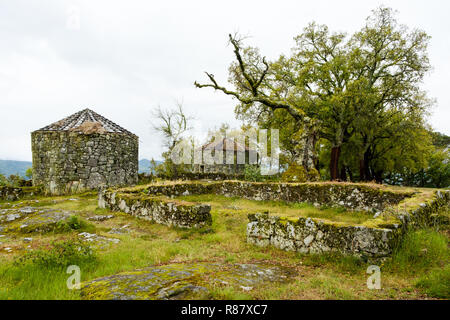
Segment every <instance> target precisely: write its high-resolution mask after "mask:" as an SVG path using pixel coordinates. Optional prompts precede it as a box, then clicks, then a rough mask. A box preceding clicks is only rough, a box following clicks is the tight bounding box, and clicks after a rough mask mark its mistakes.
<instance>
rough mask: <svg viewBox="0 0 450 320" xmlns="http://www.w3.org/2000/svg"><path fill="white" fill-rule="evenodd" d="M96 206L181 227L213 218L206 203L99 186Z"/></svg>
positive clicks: (207, 223)
mask: <svg viewBox="0 0 450 320" xmlns="http://www.w3.org/2000/svg"><path fill="white" fill-rule="evenodd" d="M98 206H99V207H100V208H109V209H111V210H113V211H122V212H125V213H128V214H131V215H133V216H136V217H138V218H141V219H144V220H149V221H154V222H156V223H159V224H164V225H167V226H174V227H180V228H200V227H203V226H206V225H210V224H211V222H212V218H211V213H210V211H211V206H209V205H206V204H196V203H190V202H185V201H183V202H180V201H171V200H170V199H163V198H160V197H151V196H143V195H137V194H125V193H117V192H113V191H108V190H102V191H100V192H99V200H98Z"/></svg>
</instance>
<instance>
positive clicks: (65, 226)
mask: <svg viewBox="0 0 450 320" xmlns="http://www.w3.org/2000/svg"><path fill="white" fill-rule="evenodd" d="M72 230H76V231H86V232H93V231H94V230H95V226H94V225H92V224H90V223H88V222H86V221H85V220H83V219H80V218H79V217H77V216H71V217H70V218H69V220H68V221H63V222H60V223H59V224H58V226H57V227H56V231H57V232H70V231H72Z"/></svg>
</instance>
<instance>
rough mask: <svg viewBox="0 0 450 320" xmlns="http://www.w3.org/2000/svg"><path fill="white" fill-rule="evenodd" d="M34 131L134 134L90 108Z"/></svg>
mask: <svg viewBox="0 0 450 320" xmlns="http://www.w3.org/2000/svg"><path fill="white" fill-rule="evenodd" d="M36 131H72V132H80V133H85V134H91V133H122V134H126V135H131V136H135V135H134V134H133V133H131V132H130V131H128V130H126V129H124V128H122V127H121V126H119V125H118V124H115V123H114V122H112V121H110V120H108V119H106V118H105V117H103V116H101V115H99V114H98V113H96V112H94V111H92V110H90V109H84V110H81V111H79V112H77V113H74V114H73V115H71V116H68V117H67V118H64V119H62V120H59V121H57V122H54V123H52V124H50V125H48V126H46V127H43V128H41V129H39V130H36Z"/></svg>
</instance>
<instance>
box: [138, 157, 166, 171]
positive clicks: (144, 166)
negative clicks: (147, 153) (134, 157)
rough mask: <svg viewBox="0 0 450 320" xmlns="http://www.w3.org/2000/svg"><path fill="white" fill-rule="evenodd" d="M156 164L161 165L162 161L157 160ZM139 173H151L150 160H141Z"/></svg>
mask: <svg viewBox="0 0 450 320" xmlns="http://www.w3.org/2000/svg"><path fill="white" fill-rule="evenodd" d="M155 162H156V165H160V164H161V163H162V161H158V160H155ZM139 173H150V160H148V159H142V160H139Z"/></svg>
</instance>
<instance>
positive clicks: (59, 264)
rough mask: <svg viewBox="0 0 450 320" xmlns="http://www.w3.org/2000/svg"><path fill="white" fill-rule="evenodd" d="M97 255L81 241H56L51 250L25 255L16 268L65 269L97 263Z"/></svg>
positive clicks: (15, 262) (41, 250)
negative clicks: (70, 266) (31, 266)
mask: <svg viewBox="0 0 450 320" xmlns="http://www.w3.org/2000/svg"><path fill="white" fill-rule="evenodd" d="M96 260H97V256H96V253H95V252H94V251H93V249H92V248H91V247H90V246H89V244H87V243H85V242H83V241H81V240H79V239H69V240H64V241H54V242H52V244H51V249H50V250H48V249H38V250H34V251H30V252H27V253H25V254H24V255H22V256H20V257H18V258H17V259H16V260H15V261H14V265H15V266H26V265H35V266H38V267H43V268H65V267H67V266H69V265H81V264H86V263H95V262H96Z"/></svg>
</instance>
